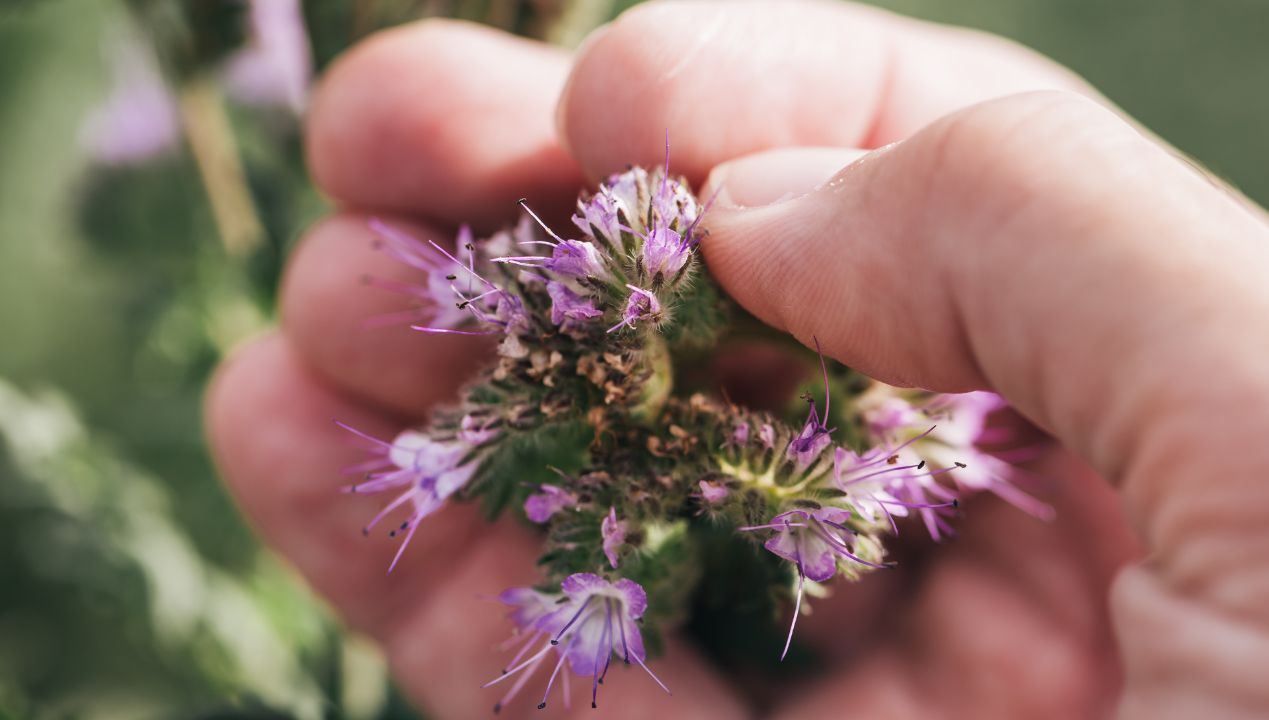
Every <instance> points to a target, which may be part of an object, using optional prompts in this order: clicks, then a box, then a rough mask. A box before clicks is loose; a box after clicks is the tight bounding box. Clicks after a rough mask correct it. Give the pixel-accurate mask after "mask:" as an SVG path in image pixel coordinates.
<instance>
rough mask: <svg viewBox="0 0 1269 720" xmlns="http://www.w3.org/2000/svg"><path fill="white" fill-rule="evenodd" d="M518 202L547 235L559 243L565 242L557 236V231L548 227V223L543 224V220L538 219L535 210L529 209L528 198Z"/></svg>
mask: <svg viewBox="0 0 1269 720" xmlns="http://www.w3.org/2000/svg"><path fill="white" fill-rule="evenodd" d="M516 202H517V203H519V204H520V207H522V208H524V211H525V212H527V213H529V217H531V218H533V219H534V220H535V221H537V224H538V225H539V226H540V227H541V228H542V229H543V230H545V231H546V234H547V235H550V236H551V237H553V238H555V239H556V240H557V241H559V242H564V238H562V237H560V236H559V235H556V234H555V231H554V230H552V229H551V228H550V227H548V226H547V224H546V223H544V222H542V218H540V217H538V214H537V213H535V212H533V210H532V209H530V208H529V203H528V202H527V198H520V199H519V200H517V201H516Z"/></svg>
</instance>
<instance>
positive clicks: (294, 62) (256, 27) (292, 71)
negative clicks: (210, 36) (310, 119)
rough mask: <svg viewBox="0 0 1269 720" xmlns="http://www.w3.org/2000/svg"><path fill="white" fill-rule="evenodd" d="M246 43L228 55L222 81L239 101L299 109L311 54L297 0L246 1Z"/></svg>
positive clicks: (310, 67) (305, 91)
mask: <svg viewBox="0 0 1269 720" xmlns="http://www.w3.org/2000/svg"><path fill="white" fill-rule="evenodd" d="M249 5H250V13H251V14H250V16H249V27H248V42H247V46H246V47H245V48H243V49H242V50H240V51H238V52H237V53H235V54H234V55H233V56H232V57H230V58H229V61H228V64H227V65H226V67H225V80H226V84H227V85H228V88H229V91H230V92H231V93H232V94H233V95H234V96H236V97H238V98H240V99H242V100H243V101H244V102H248V103H253V104H258V105H282V106H285V107H287V108H289V109H290V110H291V111H292V112H294V113H295V114H296V115H299V114H300V113H301V112H303V110H304V106H305V103H306V101H307V99H308V88H309V83H310V81H311V80H312V77H313V57H312V53H311V52H310V51H309V44H308V33H307V32H306V31H305V28H304V13H303V11H302V9H301V8H300V0H251V2H250V3H249Z"/></svg>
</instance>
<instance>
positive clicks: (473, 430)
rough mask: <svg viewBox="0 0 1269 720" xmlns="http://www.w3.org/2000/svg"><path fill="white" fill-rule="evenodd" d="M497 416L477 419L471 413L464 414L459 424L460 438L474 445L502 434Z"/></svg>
mask: <svg viewBox="0 0 1269 720" xmlns="http://www.w3.org/2000/svg"><path fill="white" fill-rule="evenodd" d="M497 423H498V419H497V418H484V419H477V418H475V417H473V416H472V415H471V414H470V413H469V414H467V415H464V416H463V419H462V420H460V421H459V425H458V439H459V440H462V441H463V442H465V443H467V444H468V445H470V446H472V447H476V446H478V445H484V444H485V443H487V442H489V441H490V440H493V439H494V438H496V437H498V436H499V435H501V434H502V430H500V429H499V428H498V427H497Z"/></svg>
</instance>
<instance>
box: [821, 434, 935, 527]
mask: <svg viewBox="0 0 1269 720" xmlns="http://www.w3.org/2000/svg"><path fill="white" fill-rule="evenodd" d="M902 452H903V447H902V446H901V447H899V448H896V449H895V450H886V449H878V450H874V451H872V452H870V453H867V454H865V455H858V454H856V453H854V452H851V451H849V450H846V449H845V448H840V447H839V448H837V450H836V452H835V453H834V455H833V483H834V485H835V486H836V487H837V489H838V490H841V491H842V492H844V493H846V497H847V499H848V501H849V502H850V504H851V506H852V507H853V508H854V509H855V511H856V512H857V513H859V515H860V516H861V517H863V518H864V519H865V520H869V521H872V522H876V521H879V520H881V519H882V518H885V519H886V520H888V521H889V523H890V528H891V530H893V531H894V532H898V526H897V525H896V524H895V521H894V518H895V517H896V516H897V517H907V515H908V511H909V510H918V511H920V513H921V515H922V517H923V518H924V519H925V523H926V528H927V529H928V530H929V532H930V536H931V537H932V538H934V539H935V540H938V539H940V532H947V531H948V530H950V526H948V525H947V524H946V521H944V520H943V517H942V516H943V514H945V513H947V512H950V511H951V510H952V509H955V508H956V507H958V505H959V501H958V500H957V499H956V496H955V495H953V494H952V493H951V492H949V491H948V490H946V489H945V488H943V487H942V486H941V485H939V484H938V483H936V482H934V481H933V478H934V477H935V476H938V475H941V474H943V473H946V472H949V471H951V470H953V469H954V468H955V467H957V466H953V467H950V468H943V469H940V470H932V471H927V470H926V469H925V467H926V463H925V461H918V462H906V463H905V462H904V461H903V459H902ZM930 495H934V496H935V497H936V498H937V499H938V500H941V502H939V501H936V500H932V499H931V498H930V497H929V496H930ZM901 498H902V499H901Z"/></svg>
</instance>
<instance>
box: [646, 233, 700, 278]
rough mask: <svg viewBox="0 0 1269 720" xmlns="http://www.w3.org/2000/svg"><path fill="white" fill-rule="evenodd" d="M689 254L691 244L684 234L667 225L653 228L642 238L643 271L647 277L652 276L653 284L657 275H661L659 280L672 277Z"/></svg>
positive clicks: (690, 252) (680, 268) (685, 262)
mask: <svg viewBox="0 0 1269 720" xmlns="http://www.w3.org/2000/svg"><path fill="white" fill-rule="evenodd" d="M691 256H692V246H691V245H689V244H688V242H687V240H686V238H684V236H682V235H679V234H678V233H676V232H674V231H673V230H671V229H670V228H669V227H666V226H660V227H655V228H653V229H652V231H651V232H649V233H648V236H647V237H646V238H645V239H644V241H643V250H642V256H641V258H640V259H641V261H642V263H643V269H644V271H645V272H647V274H648V277H650V278H653V283H654V285H655V284H656V283H657V282H658V281H657V280H656V278H657V276H658V275H659V276H660V277H661V280H660V282H664V281H667V280H671V279H673V278H674V276H675V275H676V274H678V272H679V271H680V270H682V269H683V266H684V265H686V264H687V261H688V258H690V257H691Z"/></svg>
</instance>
